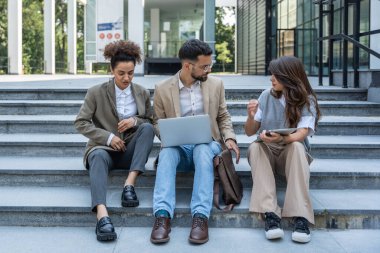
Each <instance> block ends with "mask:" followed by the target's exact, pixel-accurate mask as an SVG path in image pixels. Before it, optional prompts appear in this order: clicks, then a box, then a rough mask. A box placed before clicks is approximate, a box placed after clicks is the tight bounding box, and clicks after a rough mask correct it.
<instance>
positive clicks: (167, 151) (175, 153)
mask: <svg viewBox="0 0 380 253" xmlns="http://www.w3.org/2000/svg"><path fill="white" fill-rule="evenodd" d="M172 158H178V159H179V150H178V148H175V147H168V148H163V149H161V151H160V155H159V161H161V160H163V159H164V160H166V159H172Z"/></svg>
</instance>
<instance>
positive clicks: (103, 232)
mask: <svg viewBox="0 0 380 253" xmlns="http://www.w3.org/2000/svg"><path fill="white" fill-rule="evenodd" d="M95 233H96V239H98V241H113V240H115V239H116V238H117V235H116V232H115V228H114V227H113V224H112V222H111V219H110V217H108V216H104V217H103V218H101V219H100V220H99V221H98V223H97V224H96V229H95Z"/></svg>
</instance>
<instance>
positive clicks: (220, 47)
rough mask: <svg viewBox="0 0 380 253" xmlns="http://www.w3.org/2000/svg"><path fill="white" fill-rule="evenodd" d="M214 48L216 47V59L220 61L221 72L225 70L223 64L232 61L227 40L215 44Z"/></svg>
mask: <svg viewBox="0 0 380 253" xmlns="http://www.w3.org/2000/svg"><path fill="white" fill-rule="evenodd" d="M215 49H216V52H217V53H218V54H217V57H216V59H217V60H218V61H219V62H222V66H223V72H226V66H225V64H226V63H227V64H228V63H231V62H232V54H231V51H230V50H228V42H227V41H224V42H222V43H220V44H215Z"/></svg>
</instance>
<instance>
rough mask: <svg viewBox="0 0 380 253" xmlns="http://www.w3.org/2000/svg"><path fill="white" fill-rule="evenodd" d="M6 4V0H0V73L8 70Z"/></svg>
mask: <svg viewBox="0 0 380 253" xmlns="http://www.w3.org/2000/svg"><path fill="white" fill-rule="evenodd" d="M7 6H8V4H7V0H0V13H1V15H0V74H2V73H6V72H7V71H8V58H7V55H8V51H7V48H8V41H7V36H8V35H7V33H8V7H7Z"/></svg>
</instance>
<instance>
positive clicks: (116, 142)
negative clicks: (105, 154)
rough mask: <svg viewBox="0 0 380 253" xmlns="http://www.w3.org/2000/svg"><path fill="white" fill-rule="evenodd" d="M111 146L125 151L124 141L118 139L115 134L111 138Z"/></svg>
mask: <svg viewBox="0 0 380 253" xmlns="http://www.w3.org/2000/svg"><path fill="white" fill-rule="evenodd" d="M111 147H112V148H113V149H115V150H117V151H123V152H125V150H126V148H125V144H124V141H123V140H122V139H120V138H119V137H117V136H116V135H115V136H114V137H113V138H112V140H111Z"/></svg>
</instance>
